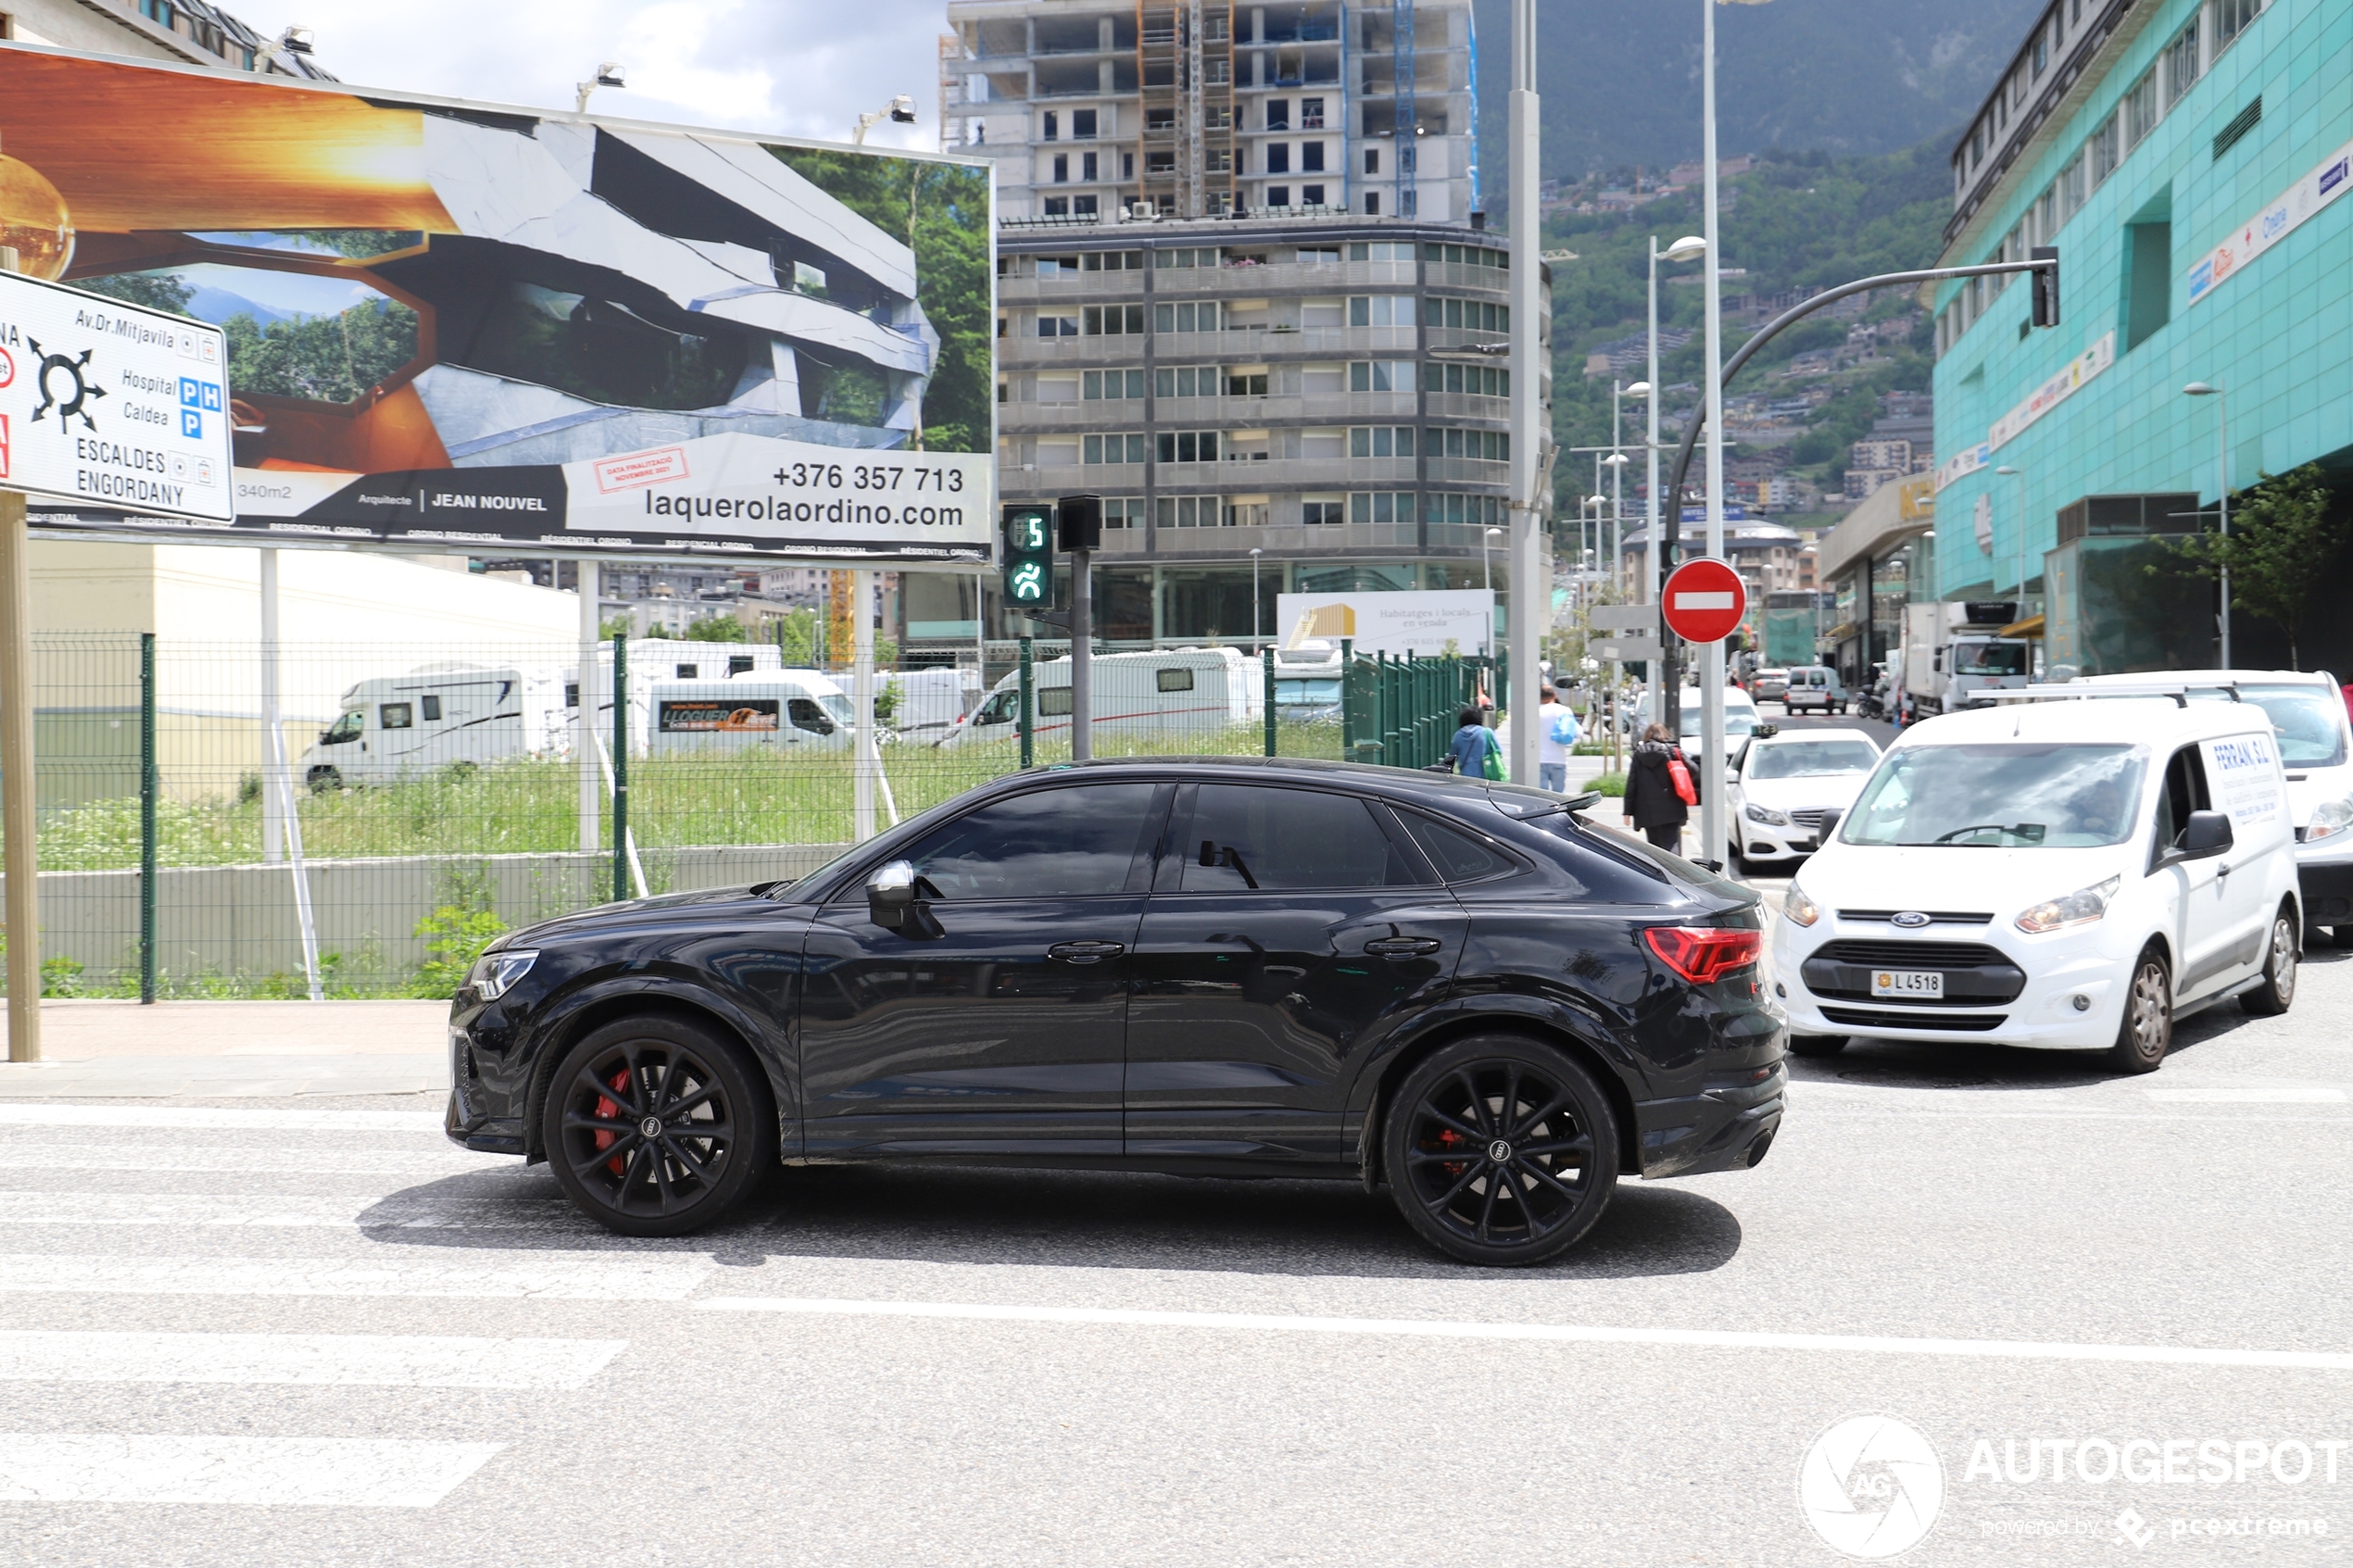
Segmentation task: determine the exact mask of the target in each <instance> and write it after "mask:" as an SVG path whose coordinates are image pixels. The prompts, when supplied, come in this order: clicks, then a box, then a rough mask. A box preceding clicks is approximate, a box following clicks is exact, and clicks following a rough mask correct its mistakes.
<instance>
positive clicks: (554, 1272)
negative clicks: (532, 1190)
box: [0, 1252, 714, 1301]
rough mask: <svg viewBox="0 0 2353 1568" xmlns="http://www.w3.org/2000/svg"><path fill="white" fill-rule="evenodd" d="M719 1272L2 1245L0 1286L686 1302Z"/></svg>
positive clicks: (695, 1261) (126, 1292)
mask: <svg viewBox="0 0 2353 1568" xmlns="http://www.w3.org/2000/svg"><path fill="white" fill-rule="evenodd" d="M713 1272H714V1265H712V1263H711V1261H709V1260H708V1259H705V1258H699V1257H695V1256H691V1255H688V1254H684V1253H674V1252H655V1253H648V1254H645V1255H643V1256H617V1257H614V1258H613V1259H611V1260H610V1261H568V1260H560V1259H558V1260H534V1261H531V1262H529V1263H518V1264H512V1265H509V1264H503V1263H474V1262H462V1261H439V1260H414V1261H411V1260H408V1259H402V1260H399V1261H365V1262H343V1261H324V1260H311V1259H302V1258H130V1257H121V1256H117V1255H113V1254H108V1255H105V1256H91V1255H82V1254H73V1253H68V1254H63V1255H50V1254H43V1253H0V1292H9V1291H17V1292H25V1293H41V1294H47V1295H93V1296H96V1295H119V1296H348V1297H464V1298H474V1299H537V1300H547V1301H683V1300H685V1299H686V1298H687V1297H689V1296H691V1295H693V1294H694V1293H695V1290H696V1287H697V1286H700V1285H701V1284H702V1282H703V1281H704V1280H706V1279H708V1278H709V1277H710V1276H711V1273H713Z"/></svg>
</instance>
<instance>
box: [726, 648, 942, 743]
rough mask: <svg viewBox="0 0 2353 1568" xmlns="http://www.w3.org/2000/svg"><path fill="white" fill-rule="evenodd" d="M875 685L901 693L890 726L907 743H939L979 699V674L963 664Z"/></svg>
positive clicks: (896, 674) (879, 678) (886, 677)
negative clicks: (935, 741)
mask: <svg viewBox="0 0 2353 1568" xmlns="http://www.w3.org/2000/svg"><path fill="white" fill-rule="evenodd" d="M740 678H741V677H738V679H740ZM886 687H888V688H891V689H894V690H896V692H897V693H898V700H897V701H896V702H895V703H893V704H892V705H891V710H890V722H889V727H890V728H891V729H893V730H895V731H897V732H898V733H899V734H900V735H901V736H903V737H905V738H906V739H908V740H937V739H938V738H939V737H940V736H941V735H942V734H946V733H947V732H948V730H949V729H950V726H952V725H953V724H954V723H955V722H956V721H958V720H959V719H962V718H963V716H964V714H965V712H966V710H967V709H971V708H972V707H973V705H974V704H975V703H976V702H978V701H979V700H980V671H977V670H974V669H971V668H969V667H967V666H963V665H953V664H940V665H935V666H933V667H932V668H931V669H928V670H900V671H893V672H890V673H887V674H877V675H876V676H875V690H876V691H877V692H880V691H882V690H883V689H885V688H886Z"/></svg>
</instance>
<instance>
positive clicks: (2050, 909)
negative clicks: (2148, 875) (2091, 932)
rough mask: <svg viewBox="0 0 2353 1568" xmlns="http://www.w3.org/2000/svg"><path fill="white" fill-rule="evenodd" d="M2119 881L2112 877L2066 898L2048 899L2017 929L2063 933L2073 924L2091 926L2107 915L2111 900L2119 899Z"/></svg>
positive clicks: (2024, 916)
mask: <svg viewBox="0 0 2353 1568" xmlns="http://www.w3.org/2000/svg"><path fill="white" fill-rule="evenodd" d="M2119 880H2120V879H2118V878H2116V877H2109V878H2108V880H2107V881H2106V882H2095V883H2094V884H2092V885H2091V886H2089V887H2082V888H2078V889H2076V890H2075V891H2074V892H2072V893H2070V894H2068V895H2067V896H2066V897H2063V898H2045V899H2044V900H2043V901H2042V902H2041V903H2039V904H2036V905H2034V906H2032V908H2030V909H2027V910H2026V911H2025V912H2024V913H2023V914H2021V915H2020V916H2019V917H2018V922H2017V924H2018V928H2019V929H2020V931H2023V932H2026V933H2028V934H2030V935H2039V934H2040V933H2043V932H2045V931H2064V930H2065V929H2067V928H2068V927H2069V926H2070V925H2089V924H2091V923H2092V922H2094V921H2095V920H2097V919H2099V918H2100V917H2101V916H2102V915H2105V914H2107V913H2108V900H2109V899H2110V898H2113V897H2116V889H2117V884H2118V882H2119Z"/></svg>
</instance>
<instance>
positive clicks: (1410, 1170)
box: [1382, 1035, 1617, 1267]
mask: <svg viewBox="0 0 2353 1568" xmlns="http://www.w3.org/2000/svg"><path fill="white" fill-rule="evenodd" d="M1382 1142H1383V1148H1382V1154H1383V1158H1384V1162H1385V1165H1386V1168H1387V1173H1388V1176H1389V1182H1390V1192H1391V1194H1392V1195H1393V1196H1394V1197H1395V1198H1396V1200H1397V1207H1398V1210H1399V1211H1400V1212H1402V1213H1403V1215H1404V1216H1405V1223H1407V1224H1409V1225H1411V1226H1412V1227H1413V1228H1414V1230H1415V1232H1416V1234H1417V1235H1419V1236H1421V1238H1422V1239H1423V1240H1425V1241H1427V1242H1428V1243H1429V1244H1430V1245H1431V1246H1433V1247H1436V1248H1438V1249H1439V1250H1440V1251H1441V1252H1444V1253H1446V1254H1447V1255H1448V1256H1450V1257H1453V1258H1458V1259H1460V1260H1461V1261H1464V1262H1466V1263H1481V1264H1486V1265H1489V1266H1496V1267H1512V1266H1515V1265H1525V1264H1529V1263H1541V1262H1543V1261H1545V1260H1547V1259H1549V1258H1554V1257H1557V1256H1558V1255H1559V1254H1561V1253H1562V1252H1564V1251H1567V1249H1568V1248H1570V1247H1572V1246H1574V1245H1576V1243H1577V1242H1578V1241H1579V1239H1580V1238H1581V1237H1583V1236H1584V1235H1585V1233H1586V1232H1587V1231H1590V1230H1592V1228H1593V1223H1594V1222H1595V1221H1597V1220H1599V1219H1600V1218H1601V1217H1602V1212H1603V1210H1605V1209H1607V1208H1608V1207H1609V1199H1610V1194H1611V1192H1612V1191H1613V1190H1614V1189H1615V1188H1616V1186H1617V1116H1616V1114H1615V1113H1614V1112H1613V1111H1612V1110H1611V1109H1610V1103H1609V1098H1608V1097H1607V1096H1606V1095H1604V1093H1603V1092H1602V1089H1601V1086H1600V1085H1598V1084H1596V1083H1595V1082H1594V1081H1593V1078H1592V1074H1590V1073H1587V1072H1586V1071H1585V1070H1584V1069H1583V1068H1581V1067H1579V1065H1578V1064H1577V1063H1576V1062H1574V1061H1572V1060H1569V1059H1568V1058H1567V1056H1565V1055H1563V1054H1562V1053H1561V1052H1559V1051H1557V1050H1554V1049H1553V1048H1552V1047H1549V1046H1543V1045H1540V1044H1538V1043H1537V1042H1535V1041H1533V1040H1529V1039H1524V1038H1521V1037H1519V1036H1517V1035H1478V1036H1475V1037H1473V1038H1470V1039H1467V1040H1460V1041H1457V1042H1455V1043H1454V1044H1453V1045H1452V1046H1448V1047H1445V1048H1444V1049H1442V1050H1441V1051H1439V1052H1438V1053H1437V1054H1436V1055H1435V1056H1432V1057H1431V1058H1430V1059H1429V1060H1428V1061H1425V1062H1424V1063H1422V1064H1421V1066H1419V1067H1417V1068H1416V1069H1415V1070H1414V1072H1413V1073H1410V1074H1409V1075H1408V1076H1407V1077H1406V1079H1405V1082H1404V1083H1403V1084H1402V1085H1399V1087H1398V1091H1397V1094H1396V1096H1395V1098H1394V1099H1393V1100H1392V1101H1391V1104H1390V1112H1389V1121H1388V1125H1387V1126H1386V1128H1385V1129H1384V1131H1383V1139H1382Z"/></svg>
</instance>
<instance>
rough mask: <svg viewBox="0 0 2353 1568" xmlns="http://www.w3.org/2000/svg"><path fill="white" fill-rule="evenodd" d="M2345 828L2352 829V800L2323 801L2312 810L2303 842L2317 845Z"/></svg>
mask: <svg viewBox="0 0 2353 1568" xmlns="http://www.w3.org/2000/svg"><path fill="white" fill-rule="evenodd" d="M2347 828H2353V799H2345V800H2324V801H2322V802H2321V804H2320V805H2319V806H2317V807H2315V808H2313V810H2312V820H2311V822H2309V823H2307V824H2306V825H2305V828H2304V842H2305V843H2307V844H2318V843H2319V842H2320V841H2321V840H2322V839H2324V838H2334V837H2335V836H2336V835H2337V834H2341V833H2343V832H2344V831H2345V830H2346V829H2347Z"/></svg>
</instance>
